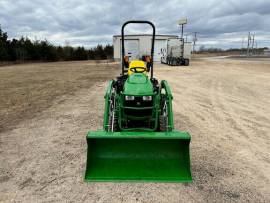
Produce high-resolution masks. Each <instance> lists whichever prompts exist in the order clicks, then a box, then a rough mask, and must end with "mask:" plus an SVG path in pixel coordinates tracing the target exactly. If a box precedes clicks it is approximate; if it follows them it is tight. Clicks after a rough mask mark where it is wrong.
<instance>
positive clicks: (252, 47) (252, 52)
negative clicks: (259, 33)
mask: <svg viewBox="0 0 270 203" xmlns="http://www.w3.org/2000/svg"><path fill="white" fill-rule="evenodd" d="M251 50H252V51H251V55H254V35H253V38H252V46H251Z"/></svg>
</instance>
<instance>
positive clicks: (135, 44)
mask: <svg viewBox="0 0 270 203" xmlns="http://www.w3.org/2000/svg"><path fill="white" fill-rule="evenodd" d="M171 38H173V39H176V38H178V36H177V35H156V39H155V50H154V61H157V62H160V59H161V56H162V50H164V49H167V41H168V39H171ZM151 39H152V35H148V34H142V35H125V54H126V55H128V56H129V57H130V59H140V58H142V56H144V55H150V50H151V42H152V41H151ZM113 48H114V51H113V52H114V53H113V56H114V59H115V60H120V59H121V35H114V36H113Z"/></svg>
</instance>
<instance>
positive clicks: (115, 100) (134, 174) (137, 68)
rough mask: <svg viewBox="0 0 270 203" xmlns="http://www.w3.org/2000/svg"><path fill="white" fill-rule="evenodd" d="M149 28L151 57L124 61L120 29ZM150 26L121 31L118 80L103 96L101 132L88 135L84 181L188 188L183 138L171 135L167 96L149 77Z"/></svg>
mask: <svg viewBox="0 0 270 203" xmlns="http://www.w3.org/2000/svg"><path fill="white" fill-rule="evenodd" d="M130 23H136V24H138V23H139V24H142V23H145V24H148V25H150V26H151V27H152V28H153V36H152V46H151V55H149V56H148V57H146V60H145V61H141V60H133V61H129V58H128V57H127V56H126V55H125V34H124V28H125V26H126V25H128V24H130ZM154 42H155V26H154V25H153V24H152V23H151V22H149V21H128V22H126V23H124V24H123V26H122V74H121V75H120V76H119V77H117V78H116V79H115V80H111V81H109V84H108V87H107V89H106V92H105V110H104V122H103V130H101V131H94V132H92V131H90V132H88V134H87V144H88V151H87V164H86V173H85V180H86V181H163V182H190V181H191V180H192V177H191V172H190V158H189V143H190V135H189V134H188V133H187V132H180V131H176V130H174V122H173V109H172V99H173V96H172V93H171V89H170V87H169V85H168V83H167V82H166V81H165V80H161V81H160V82H159V81H158V80H157V79H156V78H154V76H153V68H154V67H153V65H154V64H153V54H154Z"/></svg>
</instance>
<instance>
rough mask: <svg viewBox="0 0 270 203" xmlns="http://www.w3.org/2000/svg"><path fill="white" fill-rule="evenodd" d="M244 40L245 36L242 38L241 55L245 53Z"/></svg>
mask: <svg viewBox="0 0 270 203" xmlns="http://www.w3.org/2000/svg"><path fill="white" fill-rule="evenodd" d="M244 41H245V37H243V38H242V46H241V55H244Z"/></svg>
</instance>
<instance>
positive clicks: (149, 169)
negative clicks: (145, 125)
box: [85, 131, 192, 182]
mask: <svg viewBox="0 0 270 203" xmlns="http://www.w3.org/2000/svg"><path fill="white" fill-rule="evenodd" d="M189 142H190V136H189V134H188V133H187V132H178V131H172V132H163V133H162V132H115V133H108V132H104V131H96V132H89V133H88V135H87V144H88V154H87V157H88V160H87V169H86V173H85V180H86V181H94V182H95V181H151V182H153V181H158V182H191V181H192V177H191V173H190V168H189V165H190V160H189Z"/></svg>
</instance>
